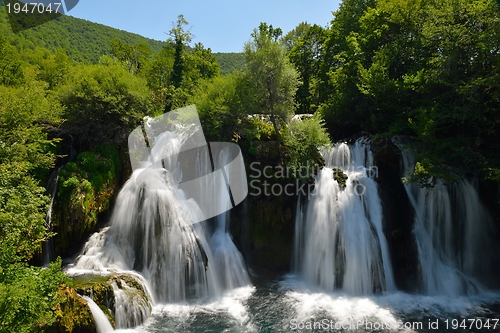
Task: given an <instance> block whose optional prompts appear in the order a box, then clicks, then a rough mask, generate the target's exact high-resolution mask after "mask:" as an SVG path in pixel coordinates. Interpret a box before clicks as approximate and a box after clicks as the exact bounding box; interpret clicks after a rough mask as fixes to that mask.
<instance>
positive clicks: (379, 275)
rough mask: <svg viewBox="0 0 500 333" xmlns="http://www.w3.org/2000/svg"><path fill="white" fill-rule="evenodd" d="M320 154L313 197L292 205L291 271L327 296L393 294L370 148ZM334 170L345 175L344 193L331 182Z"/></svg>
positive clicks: (345, 148) (359, 145) (363, 146)
mask: <svg viewBox="0 0 500 333" xmlns="http://www.w3.org/2000/svg"><path fill="white" fill-rule="evenodd" d="M322 154H323V156H324V158H325V163H326V166H325V167H324V168H323V169H322V170H320V171H319V174H318V175H317V177H316V180H315V190H314V193H313V194H312V195H311V199H310V200H309V202H308V203H306V204H305V207H302V206H301V198H299V202H298V204H297V206H298V211H297V216H296V222H295V223H296V229H295V255H294V256H295V259H294V264H295V270H296V271H297V272H298V273H299V274H300V275H301V276H302V278H303V279H304V280H305V281H306V282H308V283H310V284H312V285H316V286H319V287H320V288H321V289H322V290H325V291H329V292H331V291H334V290H342V291H344V292H347V293H349V294H351V295H365V294H371V293H373V292H384V291H392V290H395V285H394V279H393V274H392V267H391V262H390V257H389V250H388V246H387V241H386V238H385V236H384V233H383V230H382V208H381V203H380V198H379V196H378V190H377V185H376V183H375V181H374V180H373V179H372V178H371V177H373V176H375V174H376V169H374V168H372V165H373V163H372V162H373V161H372V160H373V158H372V154H371V151H370V148H369V145H368V144H366V143H363V142H361V141H358V142H356V144H355V145H353V146H352V147H349V146H348V145H347V144H345V143H340V144H337V145H335V146H334V147H333V148H331V149H329V150H325V151H323V152H322ZM334 167H336V168H340V169H341V170H342V171H343V172H344V173H345V174H346V175H347V176H348V179H347V182H346V187H345V189H342V188H341V187H340V186H339V184H338V182H337V181H336V180H335V179H334V178H333V172H334V171H333V169H332V168H334Z"/></svg>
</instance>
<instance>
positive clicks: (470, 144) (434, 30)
mask: <svg viewBox="0 0 500 333" xmlns="http://www.w3.org/2000/svg"><path fill="white" fill-rule="evenodd" d="M327 33H328V38H327V40H326V42H325V44H324V56H323V57H322V58H323V59H322V68H321V71H320V72H321V73H320V76H321V91H322V94H323V96H324V99H323V100H324V102H323V103H322V105H321V107H320V110H321V112H322V113H323V115H324V117H325V119H326V120H327V123H328V126H329V128H330V129H332V130H333V131H334V133H335V134H336V135H338V136H342V135H351V134H353V133H354V132H355V131H360V130H364V131H369V132H372V133H383V134H385V135H393V134H406V135H410V136H412V137H413V138H414V139H416V140H415V141H416V144H417V160H418V161H419V170H416V171H415V174H414V177H413V178H414V179H420V180H422V182H423V183H426V181H427V180H426V179H429V178H430V177H433V176H435V177H440V178H444V179H447V180H449V181H453V179H456V178H457V177H458V176H459V175H460V174H463V172H466V171H471V172H475V173H477V174H480V175H483V176H487V175H488V174H489V173H490V172H489V171H488V170H491V169H498V167H499V166H500V156H499V155H500V154H498V149H497V142H498V140H499V139H500V137H499V134H498V133H500V132H499V130H500V128H499V127H498V126H499V124H500V121H499V113H498V110H499V108H500V95H499V91H500V90H499V89H498V87H499V83H500V81H499V78H500V75H499V74H500V73H499V71H498V69H499V66H498V64H500V52H499V49H498V40H500V16H499V14H498V6H497V5H496V4H495V3H494V2H493V1H490V0H475V1H462V0H458V1H456V0H445V1H437V0H436V1H434V0H431V1H409V0H384V1H377V2H374V1H367V2H363V3H362V4H361V3H359V2H357V1H354V0H349V1H347V0H346V1H344V2H343V4H342V6H341V7H340V9H339V11H338V12H337V13H336V15H335V19H334V20H333V21H332V25H331V28H330V29H329V30H328V32H327Z"/></svg>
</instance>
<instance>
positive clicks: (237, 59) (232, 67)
mask: <svg viewBox="0 0 500 333" xmlns="http://www.w3.org/2000/svg"><path fill="white" fill-rule="evenodd" d="M214 56H215V59H216V60H217V63H218V64H219V66H220V74H221V75H228V74H231V73H233V72H234V71H242V70H243V68H244V67H245V56H244V55H243V53H218V52H217V53H214Z"/></svg>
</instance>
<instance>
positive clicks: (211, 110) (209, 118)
mask: <svg viewBox="0 0 500 333" xmlns="http://www.w3.org/2000/svg"><path fill="white" fill-rule="evenodd" d="M238 80H240V78H239V77H238V75H236V74H231V75H227V76H224V77H216V78H215V79H213V80H205V81H203V82H201V84H200V85H199V87H198V88H197V90H196V92H195V93H194V94H193V96H192V98H191V99H190V102H191V103H193V104H195V105H196V109H197V110H198V113H199V115H200V121H201V124H202V126H203V132H204V134H205V136H206V137H207V140H209V141H230V140H232V139H233V136H234V134H235V132H236V126H237V123H238V119H239V117H240V115H241V111H240V109H239V105H238V99H237V92H236V86H237V82H238Z"/></svg>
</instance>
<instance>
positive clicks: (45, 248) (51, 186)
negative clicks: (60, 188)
mask: <svg viewBox="0 0 500 333" xmlns="http://www.w3.org/2000/svg"><path fill="white" fill-rule="evenodd" d="M62 167H63V166H62V165H61V166H60V167H58V168H57V169H56V170H54V171H53V172H52V174H51V175H50V178H49V181H48V183H47V192H49V193H50V195H51V196H50V202H49V209H48V210H47V214H46V215H45V227H46V228H47V232H50V229H51V227H52V207H53V206H54V199H55V197H56V193H57V184H58V183H59V171H61V169H62ZM42 255H43V266H44V267H49V264H50V262H51V261H52V260H53V259H54V244H53V242H52V238H49V239H48V240H47V241H45V242H44V243H43V245H42Z"/></svg>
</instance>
